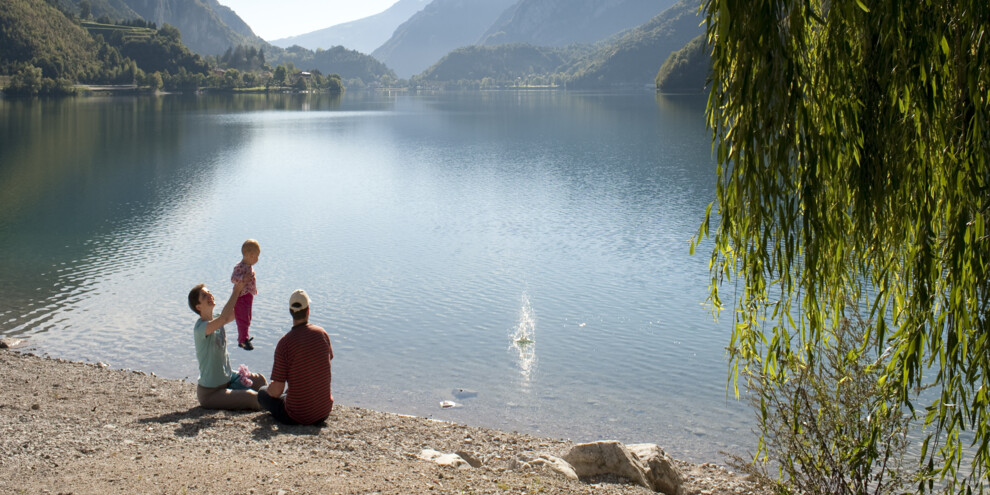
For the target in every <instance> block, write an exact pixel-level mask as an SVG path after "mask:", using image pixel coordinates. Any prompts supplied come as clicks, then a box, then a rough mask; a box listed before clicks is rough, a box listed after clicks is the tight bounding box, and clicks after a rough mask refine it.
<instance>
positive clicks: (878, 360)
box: [732, 314, 914, 495]
mask: <svg viewBox="0 0 990 495" xmlns="http://www.w3.org/2000/svg"><path fill="white" fill-rule="evenodd" d="M838 327H839V330H838V331H837V333H834V334H830V335H828V336H827V337H826V338H825V339H823V340H822V341H821V342H819V343H818V344H817V349H815V352H812V353H809V354H806V355H799V356H795V357H792V358H790V359H789V360H788V361H787V362H785V363H781V364H782V366H783V367H785V368H786V373H784V374H783V376H781V375H775V376H771V375H769V374H766V373H764V372H762V371H752V370H750V371H749V372H747V374H746V384H747V389H748V391H749V394H750V395H749V398H748V400H749V401H750V403H751V405H752V406H753V407H754V408H755V410H756V412H757V428H758V429H759V431H758V433H760V434H762V439H761V441H760V444H759V447H758V449H757V454H756V455H755V456H754V459H753V460H752V461H751V462H747V461H745V460H743V459H741V458H738V457H735V458H734V460H733V462H732V464H733V466H734V467H735V468H737V469H740V470H742V471H744V472H747V473H749V474H751V475H753V476H754V477H756V478H757V479H758V480H760V481H762V482H763V483H764V484H766V485H769V486H770V487H772V488H773V490H774V491H776V492H777V493H802V494H805V493H806V494H823V495H824V494H828V495H834V494H865V493H876V494H884V493H900V492H903V488H904V487H905V486H906V485H907V484H908V483H909V482H911V481H912V480H914V477H913V476H914V473H913V472H912V471H911V470H907V469H904V463H903V462H902V461H903V459H904V456H905V452H906V450H907V445H908V441H907V431H908V427H909V425H910V422H911V415H910V414H906V413H905V411H903V410H902V409H901V408H900V407H897V406H893V405H892V404H896V402H895V401H894V400H893V399H894V394H895V391H894V390H893V387H890V386H886V385H878V384H884V383H885V381H884V380H882V379H881V377H882V376H883V375H884V373H885V369H886V362H885V361H886V358H887V356H886V355H878V354H879V353H878V352H877V349H879V347H878V345H877V342H876V339H875V337H871V336H873V335H874V334H873V333H872V332H868V331H867V329H868V328H869V325H868V324H867V323H866V322H864V321H863V320H862V319H861V318H860V316H859V315H858V314H856V315H855V316H854V317H853V319H852V320H848V319H846V320H844V321H843V322H842V324H841V325H839V326H838ZM774 470H776V473H773V471H774Z"/></svg>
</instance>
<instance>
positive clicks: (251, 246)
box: [241, 239, 261, 254]
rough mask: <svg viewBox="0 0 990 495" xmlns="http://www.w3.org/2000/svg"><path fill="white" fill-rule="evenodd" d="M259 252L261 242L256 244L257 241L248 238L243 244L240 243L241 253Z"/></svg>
mask: <svg viewBox="0 0 990 495" xmlns="http://www.w3.org/2000/svg"><path fill="white" fill-rule="evenodd" d="M260 252H261V244H258V241H256V240H254V239H248V240H246V241H244V244H241V254H248V253H260Z"/></svg>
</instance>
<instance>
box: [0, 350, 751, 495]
mask: <svg viewBox="0 0 990 495" xmlns="http://www.w3.org/2000/svg"><path fill="white" fill-rule="evenodd" d="M0 377H2V379H0V432H2V434H0V492H5V493H21V492H23V493H45V492H51V493H64V492H72V493H108V492H111V493H113V492H116V493H465V492H466V493H548V494H569V493H596V494H627V493H628V494H637V493H642V494H645V493H655V492H653V491H651V490H649V489H647V488H644V487H642V486H638V485H634V484H631V483H630V482H629V481H628V480H626V479H624V478H619V477H617V476H612V475H604V476H597V477H593V478H586V479H583V480H581V481H578V480H572V479H569V478H567V477H565V476H563V475H561V474H559V473H558V472H556V471H554V470H551V469H549V468H548V467H547V466H541V465H540V464H539V463H536V462H533V463H532V465H530V464H529V463H527V462H525V460H527V459H533V458H534V457H538V456H539V455H548V456H562V455H564V454H565V453H566V452H567V451H568V450H569V449H570V448H571V447H573V444H572V443H571V442H569V441H567V440H561V439H553V438H540V437H535V436H531V435H526V434H519V433H508V432H503V431H499V430H495V429H491V428H482V427H471V426H465V425H459V424H456V423H449V422H444V421H437V420H432V419H427V418H419V417H412V416H404V415H398V414H392V413H382V412H377V411H372V410H368V409H363V408H358V407H350V406H346V405H340V404H334V410H333V412H332V413H331V416H330V419H328V420H327V424H326V426H324V427H320V428H318V427H312V426H284V425H278V424H276V423H275V422H274V421H273V420H272V418H271V416H270V415H268V414H267V413H262V412H255V411H216V410H206V409H203V408H201V407H199V405H198V403H197V402H196V398H195V385H193V384H191V383H189V382H186V381H184V380H181V379H179V380H170V379H164V378H159V377H156V376H154V375H148V374H145V373H144V372H140V371H126V370H115V369H111V368H109V367H107V366H106V365H101V364H91V363H82V362H72V361H66V360H63V359H57V358H49V357H41V356H37V355H34V354H32V353H29V352H25V353H21V352H18V351H17V350H16V349H0ZM660 447H661V448H663V447H664V446H662V445H661V446H660ZM426 449H433V450H436V451H438V452H441V453H455V452H460V453H462V454H464V457H468V458H471V459H470V460H472V461H475V462H472V464H475V463H476V464H478V467H471V468H467V467H466V466H464V468H461V469H458V468H454V467H449V466H442V465H438V464H436V463H434V462H429V461H425V460H422V459H421V458H419V456H420V455H421V452H422V451H424V450H426ZM673 465H674V466H675V467H676V469H677V470H678V471H679V472H680V474H681V478H682V481H683V485H682V491H681V493H682V494H684V495H701V494H705V495H708V494H711V495H721V494H737V493H757V491H756V487H754V486H753V485H752V484H751V483H748V482H747V481H746V480H744V479H743V478H742V477H740V476H737V475H734V474H732V473H730V472H729V471H727V470H726V469H725V468H723V467H721V466H717V465H715V464H710V463H709V464H700V465H699V464H691V463H687V462H682V461H679V460H676V459H675V460H673Z"/></svg>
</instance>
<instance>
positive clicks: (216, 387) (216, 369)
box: [189, 281, 266, 411]
mask: <svg viewBox="0 0 990 495" xmlns="http://www.w3.org/2000/svg"><path fill="white" fill-rule="evenodd" d="M243 289H244V282H243V281H238V282H237V283H236V284H234V290H233V292H232V293H231V295H230V298H229V299H227V304H225V305H224V306H223V310H221V311H220V316H217V317H216V318H214V317H213V308H215V307H216V300H214V298H213V294H211V293H210V291H209V289H207V288H206V286H205V285H204V284H199V285H197V286H196V287H193V288H192V290H191V291H189V309H191V310H192V311H193V313H196V314H197V315H199V318H198V319H196V325H195V326H194V327H193V341H194V342H195V344H196V360H197V361H199V381H198V385H197V386H196V398H197V399H199V405H201V406H203V407H205V408H207V409H253V410H255V411H257V410H259V409H261V406H259V405H258V394H257V392H255V391H256V390H258V389H260V388H261V387H262V386H264V385H265V383H266V381H265V377H264V375H261V374H259V373H253V374H251V375H249V376H246V377H242V376H240V375H239V374H238V373H236V372H232V371H231V369H230V359H229V358H228V356H227V332H226V330H224V327H223V326H224V325H225V324H227V323H230V322H232V321H234V305H235V304H236V302H237V296H238V295H239V294H240V293H241V290H243ZM244 378H247V379H248V380H244ZM245 382H246V383H250V388H248V386H245V385H244V383H245ZM252 389H253V390H252Z"/></svg>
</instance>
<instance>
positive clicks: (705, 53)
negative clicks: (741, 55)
mask: <svg viewBox="0 0 990 495" xmlns="http://www.w3.org/2000/svg"><path fill="white" fill-rule="evenodd" d="M710 68H711V52H710V49H709V48H708V40H707V39H706V38H705V35H704V34H699V35H698V36H697V37H696V38H694V39H693V40H691V41H690V42H688V44H687V45H685V46H684V48H681V49H680V50H678V51H676V52H674V53H671V54H670V56H669V57H667V60H666V61H665V62H664V63H663V65H661V66H660V71H659V72H657V78H656V84H657V90H658V91H661V92H663V93H701V92H703V91H704V90H705V85H706V83H707V81H708V75H709V71H710Z"/></svg>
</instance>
